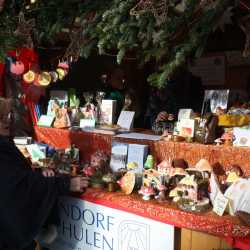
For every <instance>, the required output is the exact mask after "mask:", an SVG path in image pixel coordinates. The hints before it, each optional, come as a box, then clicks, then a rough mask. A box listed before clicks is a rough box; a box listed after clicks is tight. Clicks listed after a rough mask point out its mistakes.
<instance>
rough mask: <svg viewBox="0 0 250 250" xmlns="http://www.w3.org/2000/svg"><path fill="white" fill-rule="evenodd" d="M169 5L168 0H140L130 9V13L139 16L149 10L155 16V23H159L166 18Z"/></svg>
mask: <svg viewBox="0 0 250 250" xmlns="http://www.w3.org/2000/svg"><path fill="white" fill-rule="evenodd" d="M169 6H170V1H169V0H140V1H139V2H138V3H137V4H136V5H135V6H134V7H133V8H132V9H131V10H130V15H132V16H139V15H143V14H145V13H146V12H151V13H153V15H154V17H155V19H156V22H157V24H158V25H160V24H161V23H163V22H164V21H166V19H167V16H168V9H169Z"/></svg>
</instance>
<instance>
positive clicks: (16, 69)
mask: <svg viewBox="0 0 250 250" xmlns="http://www.w3.org/2000/svg"><path fill="white" fill-rule="evenodd" d="M10 72H11V73H12V74H15V75H18V76H19V75H21V74H23V72H24V64H23V63H22V62H21V61H15V62H14V61H12V62H11V63H10Z"/></svg>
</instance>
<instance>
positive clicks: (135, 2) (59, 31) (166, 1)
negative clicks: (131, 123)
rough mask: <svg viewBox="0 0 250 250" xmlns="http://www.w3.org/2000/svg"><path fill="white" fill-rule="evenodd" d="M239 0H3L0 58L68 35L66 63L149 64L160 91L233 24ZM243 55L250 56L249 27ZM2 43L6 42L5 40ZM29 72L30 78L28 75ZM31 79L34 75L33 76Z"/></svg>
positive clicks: (0, 5) (0, 0) (0, 7)
mask: <svg viewBox="0 0 250 250" xmlns="http://www.w3.org/2000/svg"><path fill="white" fill-rule="evenodd" d="M238 4H239V1H236V0H102V1H100V0H84V1H82V0H72V1H61V0H25V1H21V0H9V1H4V0H0V41H1V43H2V44H1V46H0V58H2V60H4V58H5V57H6V52H7V51H8V50H10V49H15V48H19V47H22V46H25V47H32V46H34V48H36V47H39V46H41V47H44V46H47V47H53V46H56V45H57V42H58V39H59V37H63V36H65V35H66V36H67V37H68V40H69V45H68V47H67V48H66V49H65V54H64V56H62V60H63V61H66V62H69V61H70V58H73V60H77V59H78V58H79V57H88V56H90V55H91V53H98V54H100V55H105V54H106V55H107V54H112V55H113V54H116V58H117V63H118V64H120V63H122V61H123V60H126V58H127V57H128V58H131V57H133V58H136V60H137V62H138V65H140V66H141V65H145V64H146V63H147V62H149V61H151V62H154V63H155V73H153V74H152V75H150V76H149V77H148V81H149V82H150V83H151V84H152V85H154V86H157V87H162V86H164V85H165V84H166V79H167V78H168V77H169V76H170V75H171V74H172V73H173V72H174V71H175V70H176V69H177V68H178V67H179V66H181V65H182V64H184V63H185V62H186V60H187V58H189V57H193V56H196V57H199V56H200V55H201V54H202V51H203V49H204V47H205V46H206V42H207V40H208V37H209V35H210V34H211V33H212V32H213V31H214V30H215V29H216V28H218V27H220V28H221V29H222V30H223V28H224V26H225V25H226V24H228V23H230V19H231V17H232V10H233V8H234V7H235V6H238ZM241 26H242V27H243V30H245V32H246V37H247V38H246V48H245V52H244V56H249V53H248V51H249V40H250V39H249V35H248V34H249V29H248V28H247V25H246V24H245V23H244V24H243V25H241ZM2 41H3V42H2ZM29 75H30V77H31V74H28V76H29ZM32 77H33V76H32Z"/></svg>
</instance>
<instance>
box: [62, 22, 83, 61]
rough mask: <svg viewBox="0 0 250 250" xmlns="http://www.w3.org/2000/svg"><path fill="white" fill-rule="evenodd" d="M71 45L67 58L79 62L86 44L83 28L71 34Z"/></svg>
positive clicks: (76, 29) (75, 29)
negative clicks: (83, 45) (82, 48)
mask: <svg viewBox="0 0 250 250" xmlns="http://www.w3.org/2000/svg"><path fill="white" fill-rule="evenodd" d="M70 40H71V41H70V44H69V46H68V48H67V50H66V52H65V55H64V57H65V58H71V60H73V61H77V60H78V58H79V57H80V55H81V47H82V44H83V43H84V36H83V27H82V26H79V27H75V28H74V29H72V31H71V33H70Z"/></svg>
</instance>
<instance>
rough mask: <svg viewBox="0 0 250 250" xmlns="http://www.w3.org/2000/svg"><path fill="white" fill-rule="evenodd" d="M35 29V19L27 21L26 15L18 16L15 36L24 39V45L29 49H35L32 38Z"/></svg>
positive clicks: (20, 14) (21, 13)
mask: <svg viewBox="0 0 250 250" xmlns="http://www.w3.org/2000/svg"><path fill="white" fill-rule="evenodd" d="M0 1H1V0H0ZM34 28H35V19H29V20H26V19H25V16H24V13H23V12H20V13H19V15H18V24H17V29H16V30H15V31H14V34H15V35H16V36H19V37H22V38H23V40H24V45H26V46H27V47H29V48H33V40H32V37H31V33H32V31H33V29H34Z"/></svg>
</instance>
